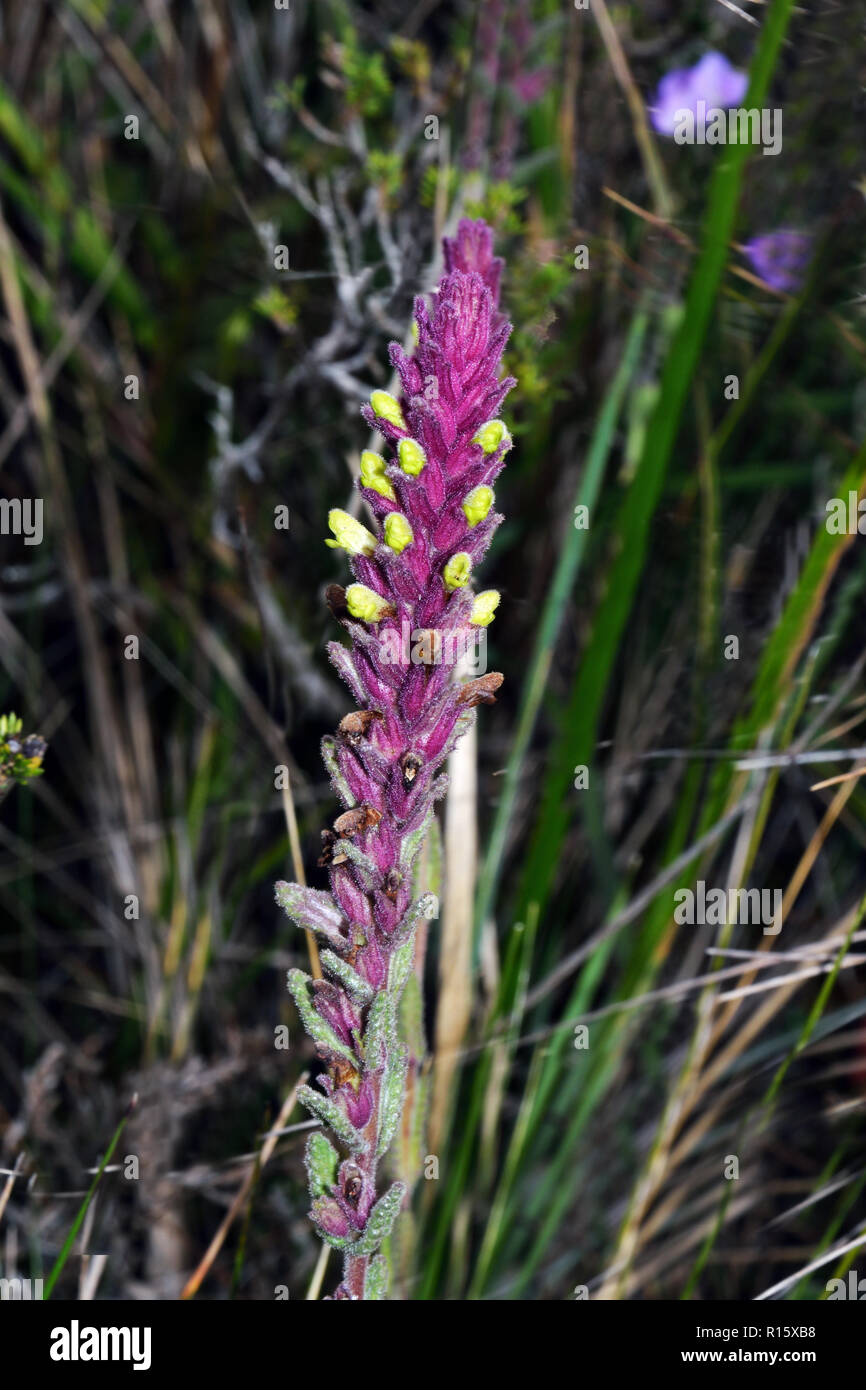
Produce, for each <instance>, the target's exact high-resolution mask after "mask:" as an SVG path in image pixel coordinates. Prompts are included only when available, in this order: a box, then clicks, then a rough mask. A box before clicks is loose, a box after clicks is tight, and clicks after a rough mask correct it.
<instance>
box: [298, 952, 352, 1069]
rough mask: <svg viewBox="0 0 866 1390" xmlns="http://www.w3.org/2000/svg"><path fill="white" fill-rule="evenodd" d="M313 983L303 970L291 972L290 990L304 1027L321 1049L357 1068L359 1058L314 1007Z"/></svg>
mask: <svg viewBox="0 0 866 1390" xmlns="http://www.w3.org/2000/svg"><path fill="white" fill-rule="evenodd" d="M311 983H312V981H311V980H310V977H309V975H305V974H304V972H303V970H290V971H289V990H290V991H291V994H292V996H293V998H294V1001H295V1003H296V1004H297V1006H298V1013H299V1014H300V1015H301V1020H302V1022H303V1025H304V1027H305V1028H306V1030H307V1032H308V1033H309V1035H310V1037H311V1038H312V1039H313V1042H314V1043H318V1044H319V1046H320V1047H323V1048H325V1049H326V1050H327V1051H328V1052H329V1053H331V1054H332V1056H334V1057H343V1058H344V1059H345V1060H346V1061H347V1062H350V1063H351V1064H352V1066H353V1067H357V1065H358V1058H357V1057H356V1056H355V1054H354V1052H353V1051H352V1049H351V1048H350V1047H347V1046H346V1044H345V1043H344V1042H343V1041H342V1039H341V1038H339V1037H338V1036H337V1034H336V1033H335V1031H334V1029H333V1028H332V1027H331V1025H330V1023H328V1022H326V1020H325V1019H324V1018H322V1015H321V1014H320V1013H319V1012H318V1011H317V1010H316V1009H315V1008H314V1007H313V1002H312V1000H311V999H310V995H309V990H308V986H309V985H310V984H311Z"/></svg>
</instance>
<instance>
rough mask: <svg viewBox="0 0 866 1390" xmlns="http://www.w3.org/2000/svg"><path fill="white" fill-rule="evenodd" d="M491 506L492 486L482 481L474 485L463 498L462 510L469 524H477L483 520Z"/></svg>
mask: <svg viewBox="0 0 866 1390" xmlns="http://www.w3.org/2000/svg"><path fill="white" fill-rule="evenodd" d="M492 506H493V488H492V487H487V486H486V485H485V484H484V483H482V484H481V486H480V487H474V488H473V489H472V491H471V492H468V493H467V494H466V496H465V497H464V498H463V511H464V514H465V516H466V520H467V521H468V522H469V525H470V526H477V525H478V523H479V521H483V520H484V518H485V517H486V515H487V513H488V512H489V511H490V508H491V507H492Z"/></svg>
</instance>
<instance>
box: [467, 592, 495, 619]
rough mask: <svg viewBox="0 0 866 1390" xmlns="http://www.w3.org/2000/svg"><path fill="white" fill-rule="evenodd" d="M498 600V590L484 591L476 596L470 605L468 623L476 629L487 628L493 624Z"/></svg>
mask: <svg viewBox="0 0 866 1390" xmlns="http://www.w3.org/2000/svg"><path fill="white" fill-rule="evenodd" d="M500 598H501V594H500V593H499V590H498V589H485V590H484V592H483V593H480V594H477V595H476V597H475V602H474V603H473V605H472V614H471V616H470V618H469V621H470V623H474V624H475V626H476V627H489V626H490V624H491V623H492V622H493V614H494V613H495V612H496V610H497V608H498V607H499V600H500Z"/></svg>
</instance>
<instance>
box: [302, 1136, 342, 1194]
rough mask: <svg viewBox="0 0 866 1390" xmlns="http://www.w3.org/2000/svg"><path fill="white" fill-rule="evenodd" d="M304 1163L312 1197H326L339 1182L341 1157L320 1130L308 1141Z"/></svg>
mask: <svg viewBox="0 0 866 1390" xmlns="http://www.w3.org/2000/svg"><path fill="white" fill-rule="evenodd" d="M304 1162H305V1164H306V1168H307V1176H308V1178H309V1180H310V1196H311V1197H314V1198H315V1197H323V1196H326V1195H327V1194H328V1193H329V1192H330V1191H331V1189H332V1188H333V1186H334V1184H335V1183H336V1181H337V1169H338V1167H339V1166H340V1155H339V1154H338V1153H337V1150H336V1149H335V1148H334V1146H333V1144H332V1143H331V1141H330V1139H329V1138H328V1136H327V1135H326V1134H323V1133H322V1131H321V1130H320V1129H317V1130H314V1131H313V1133H312V1134H311V1135H310V1137H309V1139H308V1140H307V1151H306V1154H305V1155H304Z"/></svg>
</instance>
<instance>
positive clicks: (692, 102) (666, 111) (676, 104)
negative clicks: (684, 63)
mask: <svg viewBox="0 0 866 1390" xmlns="http://www.w3.org/2000/svg"><path fill="white" fill-rule="evenodd" d="M748 86H749V77H748V74H747V73H745V72H741V71H740V70H739V68H735V67H732V66H731V64H730V63H729V62H728V60H727V58H726V57H725V56H724V54H723V53H705V54H704V56H703V58H701V60H700V62H698V63H696V64H695V66H694V67H692V68H675V69H674V70H673V72H669V73H667V74H666V75H665V76H664V77H663V78H662V80H661V82H660V83H659V85H658V90H657V92H656V95H655V100H654V101H653V102H652V103H651V104H650V106H649V113H650V119H651V121H652V125H653V129H654V130H657V131H658V133H659V135H673V134H674V131H675V129H676V125H677V113H678V112H680V111H691V112H692V114H693V115H694V116H695V118H697V115H698V102H703V107H702V110H703V112H704V114H705V116H706V113H707V112H709V111H710V110H711V108H713V107H715V108H717V109H721V110H722V111H726V110H729V109H730V108H731V107H732V106H739V104H740V102H741V101H742V100H743V97H744V96H745V95H746V91H747V89H748Z"/></svg>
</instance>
